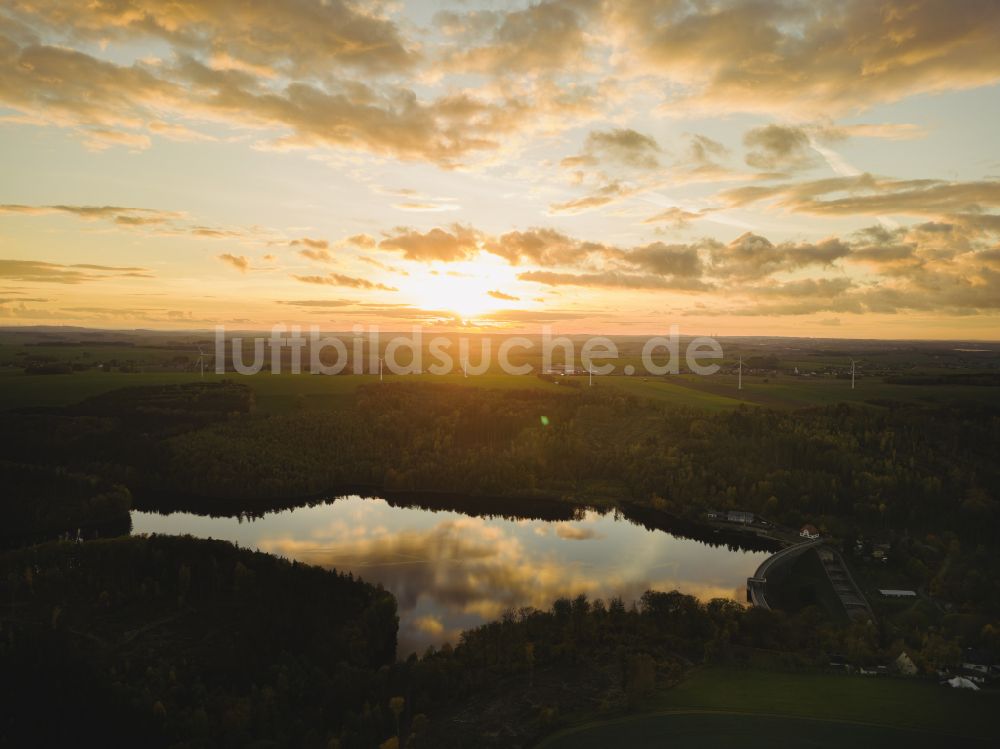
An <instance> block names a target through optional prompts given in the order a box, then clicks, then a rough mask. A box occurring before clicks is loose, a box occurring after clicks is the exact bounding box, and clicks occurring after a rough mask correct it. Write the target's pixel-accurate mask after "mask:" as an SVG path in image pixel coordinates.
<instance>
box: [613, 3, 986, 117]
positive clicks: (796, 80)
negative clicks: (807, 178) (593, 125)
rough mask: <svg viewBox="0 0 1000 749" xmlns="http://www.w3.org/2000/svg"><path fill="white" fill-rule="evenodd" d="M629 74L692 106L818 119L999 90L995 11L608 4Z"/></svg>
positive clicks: (934, 6) (971, 6)
mask: <svg viewBox="0 0 1000 749" xmlns="http://www.w3.org/2000/svg"><path fill="white" fill-rule="evenodd" d="M609 18H610V23H611V25H612V28H613V30H614V32H615V34H616V35H617V39H618V43H619V46H620V47H625V46H626V45H627V47H628V50H629V53H630V56H631V58H632V59H633V60H634V61H635V63H634V65H633V66H634V67H637V68H638V71H639V72H644V73H655V74H658V75H661V76H664V77H666V78H668V79H669V80H671V81H673V82H675V83H676V84H678V85H680V86H683V87H685V92H684V93H683V94H682V95H681V99H682V101H685V100H686V103H687V104H689V105H693V106H701V107H705V108H712V109H719V110H723V111H728V112H732V111H734V110H737V111H739V110H742V111H753V112H766V113H773V112H775V111H777V110H783V111H786V112H795V113H800V114H803V115H805V116H807V117H810V118H815V117H820V116H822V117H829V116H836V115H838V114H841V113H844V112H848V111H852V110H856V109H861V108H864V107H866V106H868V105H871V104H873V103H876V102H888V101H895V100H898V99H902V98H904V97H906V96H910V95H913V94H917V93H928V92H937V91H943V90H953V89H961V88H970V87H974V86H982V85H987V84H990V83H993V82H995V81H997V80H1000V48H998V47H997V45H996V44H995V38H994V35H993V34H991V33H990V30H991V29H995V28H996V27H997V25H998V23H1000V6H998V5H997V4H996V3H993V2H989V0H982V1H978V2H977V1H976V0H973V1H972V2H970V3H968V4H963V6H962V12H960V13H956V12H955V6H954V4H953V3H950V2H946V1H945V0H887V2H879V3H872V2H868V0H849V1H848V2H812V1H811V0H790V1H789V2H782V3H761V2H758V1H756V0H736V1H735V2H726V3H720V2H711V1H710V2H704V3H674V2H641V1H639V0H635V1H632V2H627V1H626V2H621V3H615V4H614V5H612V6H610V8H609Z"/></svg>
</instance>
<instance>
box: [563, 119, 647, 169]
mask: <svg viewBox="0 0 1000 749" xmlns="http://www.w3.org/2000/svg"><path fill="white" fill-rule="evenodd" d="M659 153H660V146H659V144H658V143H657V142H656V140H655V139H654V138H652V137H651V136H649V135H644V134H643V133H640V132H637V131H635V130H632V129H630V128H615V129H612V130H593V131H591V132H590V133H589V134H588V135H587V139H586V141H584V144H583V153H582V154H581V155H579V156H569V157H567V158H565V159H563V160H562V162H561V164H562V166H565V167H576V166H582V165H588V166H589V165H596V164H601V163H610V164H618V165H623V166H627V167H632V168H635V169H656V168H657V167H658V166H659V165H660V161H659Z"/></svg>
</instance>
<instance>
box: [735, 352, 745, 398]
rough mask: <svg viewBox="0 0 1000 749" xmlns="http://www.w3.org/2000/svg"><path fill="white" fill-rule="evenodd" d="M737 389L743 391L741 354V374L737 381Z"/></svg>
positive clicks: (741, 360) (741, 361) (741, 358)
mask: <svg viewBox="0 0 1000 749" xmlns="http://www.w3.org/2000/svg"><path fill="white" fill-rule="evenodd" d="M736 389H737V390H742V389H743V354H740V373H739V375H738V377H737V379H736Z"/></svg>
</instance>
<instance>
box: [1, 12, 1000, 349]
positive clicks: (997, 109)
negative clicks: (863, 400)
mask: <svg viewBox="0 0 1000 749" xmlns="http://www.w3.org/2000/svg"><path fill="white" fill-rule="evenodd" d="M953 7H954V6H953V4H951V3H946V2H930V1H922V2H915V3H914V2H901V1H898V2H897V1H896V0H890V1H888V2H880V3H871V2H867V1H863V0H856V1H854V2H847V3H840V2H837V3H813V2H793V3H780V4H779V3H758V2H732V3H714V2H708V3H685V2H673V1H672V0H659V1H657V2H601V1H600V0H581V1H579V2H576V1H572V2H571V1H569V0H544V1H541V2H530V3H526V2H511V3H503V2H501V3H496V2H448V1H447V0H441V1H440V2H416V1H412V2H400V3H386V2H379V1H375V0H373V1H372V2H361V1H358V2H346V0H329V1H328V2H326V1H325V2H319V1H318V0H290V1H287V2H283V3H280V4H276V5H272V4H263V3H242V2H236V0H180V1H179V2H171V3H167V4H165V3H160V2H154V1H153V0H130V1H129V2H126V3H91V2H82V1H81V2H67V1H66V0H14V1H13V2H9V3H5V4H4V7H3V9H2V10H0V57H2V63H0V156H2V159H3V164H4V178H3V180H2V181H0V318H2V320H3V322H4V323H5V324H10V325H83V326H95V327H142V328H187V329H209V328H211V327H212V326H213V325H215V324H226V325H229V326H237V327H244V328H255V329H263V328H267V327H268V326H270V325H273V324H275V323H288V324H319V325H322V326H324V327H326V328H329V329H337V330H346V329H349V328H350V326H351V325H353V324H356V323H366V324H378V325H380V326H382V327H383V328H387V329H392V328H395V329H403V328H406V327H408V326H409V325H411V324H415V323H420V324H425V325H434V326H439V327H442V328H455V327H459V326H461V327H466V328H469V327H472V328H482V329H497V328H501V329H510V330H537V329H538V328H539V327H540V326H541V325H545V324H550V325H556V326H557V327H558V328H559V329H560V330H562V331H567V332H576V331H579V332H583V331H598V330H599V331H602V332H619V333H633V332H634V333H639V332H651V331H657V330H662V329H663V328H664V327H665V326H666V325H668V324H670V323H679V324H681V325H682V327H683V328H684V330H685V331H687V332H690V333H709V332H711V333H716V334H720V335H810V336H818V337H845V336H847V337H850V336H855V337H870V338H909V337H912V338H969V339H995V338H997V331H998V329H1000V328H998V322H1000V317H998V310H1000V246H998V240H1000V213H998V212H997V210H998V208H1000V150H998V146H997V140H996V137H995V128H996V123H997V122H998V121H1000V88H998V81H1000V51H998V50H1000V45H998V44H997V43H996V42H997V33H996V30H997V28H998V24H1000V7H998V6H997V5H996V4H993V3H987V4H985V5H983V6H978V5H977V6H976V7H977V10H976V12H974V13H973V12H969V13H963V12H955V11H954V10H953Z"/></svg>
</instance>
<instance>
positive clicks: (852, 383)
mask: <svg viewBox="0 0 1000 749" xmlns="http://www.w3.org/2000/svg"><path fill="white" fill-rule="evenodd" d="M851 390H854V359H851Z"/></svg>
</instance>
